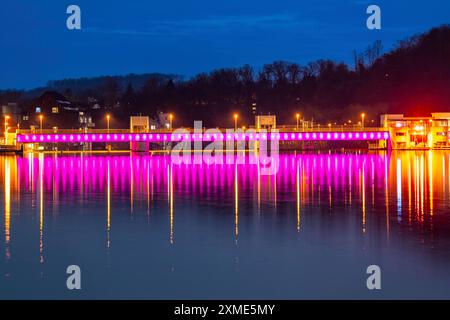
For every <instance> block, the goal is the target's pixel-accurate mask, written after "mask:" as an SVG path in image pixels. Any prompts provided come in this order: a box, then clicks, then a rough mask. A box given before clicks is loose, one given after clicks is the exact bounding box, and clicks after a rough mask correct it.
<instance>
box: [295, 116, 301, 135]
mask: <svg viewBox="0 0 450 320" xmlns="http://www.w3.org/2000/svg"><path fill="white" fill-rule="evenodd" d="M295 117H296V118H297V131H298V121H299V120H300V113H297V114H296V115H295Z"/></svg>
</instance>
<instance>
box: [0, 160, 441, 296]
mask: <svg viewBox="0 0 450 320" xmlns="http://www.w3.org/2000/svg"><path fill="white" fill-rule="evenodd" d="M449 172H450V153H449V152H401V153H400V152H399V153H391V154H384V153H383V154H331V155H329V154H326V155H312V154H309V155H282V156H281V158H280V168H279V171H278V174H277V175H276V176H263V175H261V174H260V173H261V171H260V169H259V167H258V166H257V165H237V166H236V165H226V164H225V165H206V164H204V165H173V164H171V159H170V157H167V156H129V155H126V156H124V155H118V156H81V155H74V156H58V157H55V156H53V155H45V156H43V155H36V156H35V157H34V158H33V157H14V156H0V195H1V198H0V210H1V211H0V215H1V219H0V298H2V299H5V298H64V299H65V298H150V299H197V298H199V299H227V298H233V299H240V298H244V299H247V298H251V299H301V298H450V174H449ZM72 264H76V265H79V266H80V268H81V272H82V290H81V291H76V292H75V291H69V290H67V288H66V278H67V275H66V268H67V266H69V265H72ZM371 264H376V265H379V266H380V267H381V270H382V290H380V291H376V292H374V291H369V290H368V289H367V287H366V279H367V274H366V268H367V266H369V265H371Z"/></svg>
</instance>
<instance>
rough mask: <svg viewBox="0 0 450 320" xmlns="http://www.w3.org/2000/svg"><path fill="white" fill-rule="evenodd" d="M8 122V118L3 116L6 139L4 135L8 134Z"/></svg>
mask: <svg viewBox="0 0 450 320" xmlns="http://www.w3.org/2000/svg"><path fill="white" fill-rule="evenodd" d="M8 120H9V116H5V138H6V133H7V132H8Z"/></svg>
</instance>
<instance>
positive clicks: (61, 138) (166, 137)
mask: <svg viewBox="0 0 450 320" xmlns="http://www.w3.org/2000/svg"><path fill="white" fill-rule="evenodd" d="M389 139H390V136H389V132H387V131H382V132H370V131H368V132H306V133H290V132H289V133H288V132H280V133H227V134H219V133H215V134H208V133H203V134H202V133H194V134H178V133H173V134H172V133H156V134H155V133H127V134H108V133H98V134H96V133H81V134H80V133H78V134H57V133H56V134H39V133H36V134H18V135H17V142H19V143H75V142H168V141H174V142H177V141H215V140H222V141H260V140H279V141H363V140H389Z"/></svg>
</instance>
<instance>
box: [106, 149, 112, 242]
mask: <svg viewBox="0 0 450 320" xmlns="http://www.w3.org/2000/svg"><path fill="white" fill-rule="evenodd" d="M107 161H108V165H107V170H108V171H107V185H106V201H107V203H106V247H107V248H110V247H111V238H110V231H111V168H110V166H111V165H110V159H109V158H108V160H107Z"/></svg>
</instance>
